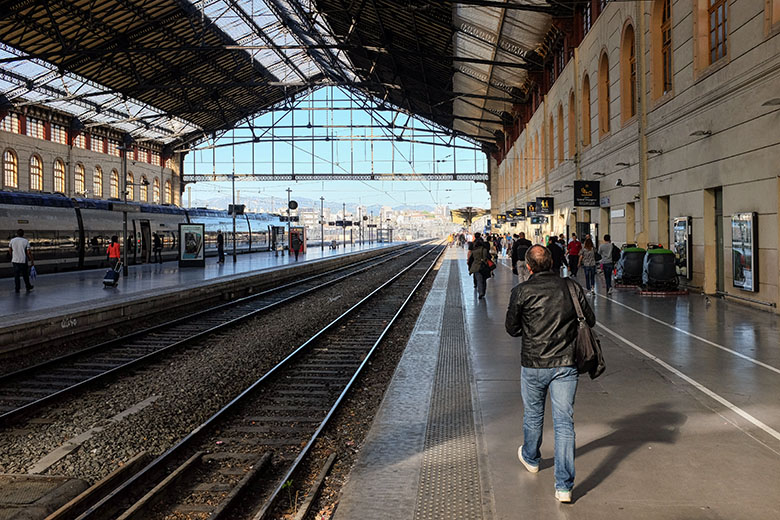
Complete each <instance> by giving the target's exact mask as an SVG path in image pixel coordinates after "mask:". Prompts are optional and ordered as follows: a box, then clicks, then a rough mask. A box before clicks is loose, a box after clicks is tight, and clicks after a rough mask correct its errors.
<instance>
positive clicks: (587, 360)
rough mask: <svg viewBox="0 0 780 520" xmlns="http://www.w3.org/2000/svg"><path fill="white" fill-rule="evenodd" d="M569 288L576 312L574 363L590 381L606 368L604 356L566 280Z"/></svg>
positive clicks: (599, 343) (571, 286)
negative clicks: (586, 374)
mask: <svg viewBox="0 0 780 520" xmlns="http://www.w3.org/2000/svg"><path fill="white" fill-rule="evenodd" d="M566 285H567V287H568V288H569V294H570V295H571V300H572V303H574V309H575V310H576V311H577V340H576V343H575V344H574V363H575V364H576V365H577V372H579V373H580V374H584V373H586V372H587V373H588V374H590V378H591V379H596V378H597V377H599V376H600V375H601V374H602V373H603V372H604V370H605V369H606V368H607V367H606V365H605V364H604V356H603V355H602V353H601V342H599V340H598V338H597V337H596V335H595V334H594V333H593V330H592V329H591V328H590V325H588V323H587V322H586V321H585V315H584V314H583V313H582V307H580V301H579V299H578V298H577V292H576V291H575V290H574V286H573V285H572V282H571V281H569V280H566Z"/></svg>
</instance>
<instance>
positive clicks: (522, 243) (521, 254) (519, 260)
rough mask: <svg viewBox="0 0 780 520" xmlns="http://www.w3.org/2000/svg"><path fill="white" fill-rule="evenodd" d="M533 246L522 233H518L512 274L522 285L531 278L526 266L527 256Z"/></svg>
mask: <svg viewBox="0 0 780 520" xmlns="http://www.w3.org/2000/svg"><path fill="white" fill-rule="evenodd" d="M532 245H533V244H532V243H531V241H530V240H528V239H527V238H525V233H523V232H522V231H521V232H520V233H518V235H517V240H515V241H514V243H513V244H512V272H513V273H515V274H516V275H517V277H518V278H519V280H520V283H523V282H524V281H526V280H528V277H529V276H531V274H530V273H529V272H528V268H527V267H526V266H525V254H526V252H527V251H528V249H529V248H530V247H531V246H532Z"/></svg>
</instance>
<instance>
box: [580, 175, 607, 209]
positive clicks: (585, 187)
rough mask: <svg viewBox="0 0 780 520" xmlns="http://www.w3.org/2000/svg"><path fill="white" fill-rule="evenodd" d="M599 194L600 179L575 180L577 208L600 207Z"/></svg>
mask: <svg viewBox="0 0 780 520" xmlns="http://www.w3.org/2000/svg"><path fill="white" fill-rule="evenodd" d="M599 194H600V184H599V181H574V207H575V208H598V207H599V205H600V204H601V200H600V197H599Z"/></svg>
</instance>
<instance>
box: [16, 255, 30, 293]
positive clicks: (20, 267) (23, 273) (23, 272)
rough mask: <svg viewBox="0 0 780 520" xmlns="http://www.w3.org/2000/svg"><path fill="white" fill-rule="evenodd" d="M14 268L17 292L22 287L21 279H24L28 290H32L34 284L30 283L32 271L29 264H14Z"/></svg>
mask: <svg viewBox="0 0 780 520" xmlns="http://www.w3.org/2000/svg"><path fill="white" fill-rule="evenodd" d="M13 266H14V288H15V289H16V292H19V289H20V288H21V285H22V284H21V280H20V278H24V286H25V287H27V290H28V291H29V290H30V289H31V288H32V284H31V283H30V270H29V269H28V268H27V262H25V263H23V264H22V263H16V262H14V263H13Z"/></svg>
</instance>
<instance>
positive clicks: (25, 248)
mask: <svg viewBox="0 0 780 520" xmlns="http://www.w3.org/2000/svg"><path fill="white" fill-rule="evenodd" d="M8 253H9V254H10V255H11V263H12V264H13V266H14V285H15V288H16V292H19V290H20V288H21V283H20V278H24V285H25V286H26V287H27V292H30V291H32V290H33V286H32V284H31V283H30V271H29V268H28V266H27V261H28V260H29V261H30V265H35V263H34V262H33V256H32V252H31V251H30V241H29V240H27V239H26V238H24V230H23V229H20V230H18V231H17V232H16V236H15V237H14V238H12V239H11V241H10V242H9V243H8Z"/></svg>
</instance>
